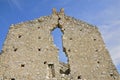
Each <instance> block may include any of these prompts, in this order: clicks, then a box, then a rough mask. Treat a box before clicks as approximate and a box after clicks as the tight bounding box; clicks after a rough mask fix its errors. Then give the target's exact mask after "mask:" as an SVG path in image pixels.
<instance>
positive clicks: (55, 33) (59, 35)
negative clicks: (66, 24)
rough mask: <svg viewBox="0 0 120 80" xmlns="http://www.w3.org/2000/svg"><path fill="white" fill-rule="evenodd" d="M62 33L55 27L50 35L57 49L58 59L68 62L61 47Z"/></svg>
mask: <svg viewBox="0 0 120 80" xmlns="http://www.w3.org/2000/svg"><path fill="white" fill-rule="evenodd" d="M62 35H63V32H62V31H61V29H60V28H58V27H57V28H55V29H54V30H53V31H52V36H53V41H54V44H55V45H56V46H57V48H58V49H59V54H58V56H59V61H60V62H64V63H68V57H67V55H66V53H65V51H64V49H63V45H62Z"/></svg>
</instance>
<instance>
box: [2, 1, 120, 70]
mask: <svg viewBox="0 0 120 80" xmlns="http://www.w3.org/2000/svg"><path fill="white" fill-rule="evenodd" d="M52 8H56V9H57V10H59V9H60V8H64V9H65V13H66V15H69V16H73V17H75V18H77V19H80V20H83V21H85V22H88V23H90V24H93V25H96V26H97V27H98V28H99V30H100V32H101V34H102V37H103V39H104V41H105V43H106V47H107V48H108V50H109V52H110V55H111V57H112V59H113V62H114V64H115V65H116V67H117V69H118V70H119V72H120V35H119V32H120V0H0V50H1V49H2V45H3V43H4V40H5V37H6V35H7V32H8V29H9V26H10V25H11V24H16V23H19V22H24V21H28V20H33V19H35V18H39V17H40V16H46V15H50V14H51V9H52Z"/></svg>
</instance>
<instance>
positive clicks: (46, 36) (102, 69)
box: [0, 9, 119, 80]
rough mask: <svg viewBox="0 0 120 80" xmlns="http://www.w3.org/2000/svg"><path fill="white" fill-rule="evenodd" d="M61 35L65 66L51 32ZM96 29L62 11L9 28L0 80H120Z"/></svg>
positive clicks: (1, 59)
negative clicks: (60, 61)
mask: <svg viewBox="0 0 120 80" xmlns="http://www.w3.org/2000/svg"><path fill="white" fill-rule="evenodd" d="M56 27H59V28H60V29H61V30H62V32H63V37H62V39H63V49H64V52H65V53H66V55H67V56H68V59H69V61H68V63H67V64H65V63H59V60H58V49H57V47H56V46H55V45H54V43H53V38H52V36H51V32H52V30H53V29H55V28H56ZM118 78H119V75H118V72H117V70H116V69H115V67H114V65H113V63H112V60H111V58H110V56H109V53H108V51H107V49H106V48H105V45H104V42H103V40H102V38H101V35H100V33H99V31H98V29H97V27H95V26H92V25H90V24H87V23H85V22H82V21H79V20H76V19H74V18H71V17H68V16H66V15H65V14H64V10H63V9H61V11H60V12H59V13H58V12H56V10H55V9H53V14H52V15H50V16H46V17H41V18H38V19H35V20H33V21H29V22H24V23H20V24H16V25H12V26H11V27H10V30H9V33H8V36H7V38H6V41H5V43H4V46H3V51H2V54H1V55H0V80H119V79H118Z"/></svg>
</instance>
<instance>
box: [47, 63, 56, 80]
mask: <svg viewBox="0 0 120 80" xmlns="http://www.w3.org/2000/svg"><path fill="white" fill-rule="evenodd" d="M48 68H49V78H53V77H55V69H54V64H48Z"/></svg>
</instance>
